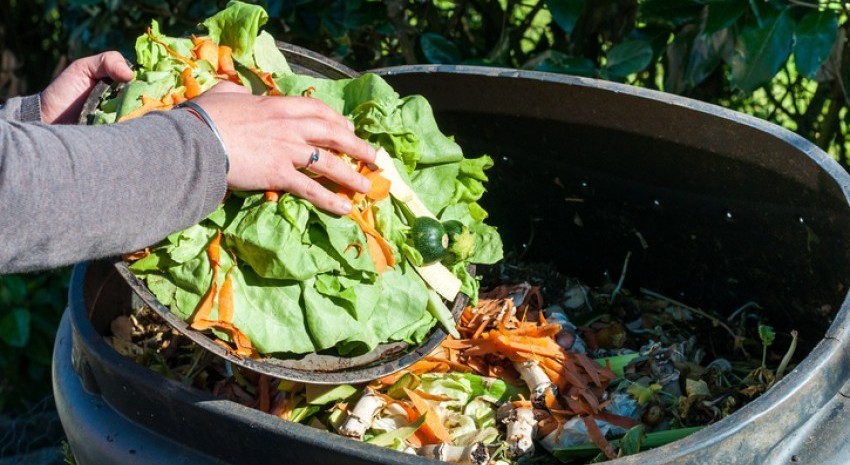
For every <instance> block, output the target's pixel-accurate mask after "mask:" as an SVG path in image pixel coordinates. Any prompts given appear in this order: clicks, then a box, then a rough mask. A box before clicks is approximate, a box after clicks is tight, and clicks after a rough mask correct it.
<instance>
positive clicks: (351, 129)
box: [348, 120, 354, 131]
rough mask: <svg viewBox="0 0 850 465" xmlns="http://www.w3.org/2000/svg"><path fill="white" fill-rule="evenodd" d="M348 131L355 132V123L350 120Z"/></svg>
mask: <svg viewBox="0 0 850 465" xmlns="http://www.w3.org/2000/svg"><path fill="white" fill-rule="evenodd" d="M348 129H349V130H350V131H353V130H354V123H353V122H352V121H351V120H348Z"/></svg>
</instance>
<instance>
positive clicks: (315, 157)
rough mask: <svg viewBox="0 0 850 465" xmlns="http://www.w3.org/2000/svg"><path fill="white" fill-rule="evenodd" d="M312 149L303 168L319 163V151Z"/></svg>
mask: <svg viewBox="0 0 850 465" xmlns="http://www.w3.org/2000/svg"><path fill="white" fill-rule="evenodd" d="M313 148H314V150H313V153H312V154H310V159H309V160H307V164H306V165H304V168H309V167H310V165H312V164H313V163H316V162H317V161H319V149H318V148H316V147H313Z"/></svg>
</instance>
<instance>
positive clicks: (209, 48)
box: [192, 35, 218, 71]
mask: <svg viewBox="0 0 850 465" xmlns="http://www.w3.org/2000/svg"><path fill="white" fill-rule="evenodd" d="M192 43H193V44H195V48H193V49H192V52H194V54H195V58H197V59H198V60H206V61H207V63H209V64H210V65H212V69H213V70H216V71H217V70H218V45H216V44H215V42H213V41H212V40H211V39H199V38H197V37H195V36H194V35H193V36H192Z"/></svg>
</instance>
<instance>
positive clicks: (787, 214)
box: [385, 73, 850, 347]
mask: <svg viewBox="0 0 850 465" xmlns="http://www.w3.org/2000/svg"><path fill="white" fill-rule="evenodd" d="M385 78H386V79H387V80H388V81H389V82H390V84H392V85H393V86H394V87H395V88H396V90H398V91H399V92H400V93H401V94H402V95H407V94H409V93H421V94H424V95H425V96H426V97H427V98H428V100H429V101H430V102H431V104H432V105H433V107H434V109H435V111H436V114H437V122H438V124H439V125H440V127H441V129H442V130H443V132H445V133H447V134H453V135H455V137H456V140H457V141H458V142H459V143H460V145H461V146H462V147H463V148H464V150H465V153H466V155H467V156H475V155H477V154H483V153H487V154H490V155H491V156H493V158H494V160H495V166H494V168H493V169H492V170H491V171H490V172H489V176H490V182H489V184H488V193H487V194H486V195H485V197H484V199H483V201H482V204H483V206H484V207H485V209H486V210H487V211H488V212H489V213H490V215H491V216H490V220H489V221H490V222H491V223H492V224H495V225H497V226H498V227H499V230H500V232H501V233H502V237H503V239H504V241H505V250H506V252H508V253H510V254H512V255H514V256H516V255H519V254H523V259H524V260H529V261H543V262H551V263H554V264H555V265H556V266H557V267H558V269H559V270H560V271H561V272H563V273H564V274H566V275H568V276H573V277H576V278H579V279H581V280H582V281H583V282H585V283H588V284H600V283H602V282H604V281H605V279H611V280H613V281H615V282H616V281H617V280H618V279H619V276H620V273H621V270H622V267H623V262H624V259H625V257H626V254H627V252H631V253H632V255H631V258H630V261H629V266H628V271H627V273H626V281H625V287H626V288H627V289H630V290H631V291H632V292H638V289H639V288H640V287H644V288H647V289H650V290H654V291H656V292H660V293H663V294H665V295H668V296H670V297H672V298H675V299H678V300H681V301H683V302H684V303H687V304H692V305H695V306H699V307H702V308H712V309H715V310H717V311H720V312H722V313H731V312H733V311H734V310H735V309H737V308H739V307H740V306H742V305H744V304H745V303H747V302H750V301H753V302H756V303H758V304H759V305H761V306H762V307H764V308H765V312H766V313H767V314H768V315H770V316H769V321H768V322H769V323H770V324H774V325H775V326H777V327H778V328H779V329H780V330H784V331H787V330H789V329H798V330H800V331H801V334H802V336H803V341H804V344H805V345H806V346H809V347H811V346H813V345H814V344H815V343H816V342H817V341H818V340H820V339H821V338H822V337H823V334H824V332H825V330H826V328H827V327H828V325H829V323H830V321H831V318H832V316H833V315H834V314H835V312H836V311H837V310H838V308H839V307H840V305H841V303H842V302H843V300H844V298H845V295H846V292H847V286H846V277H847V276H850V274H849V273H848V272H850V253H848V250H850V249H848V244H850V222H848V217H850V215H848V205H847V202H846V197H845V194H844V193H843V191H842V190H841V188H840V186H838V184H837V183H836V182H835V181H834V180H833V179H832V178H831V177H830V176H829V175H828V173H827V172H826V171H825V170H824V169H823V168H822V167H819V166H818V165H817V163H816V162H815V161H813V159H812V158H809V157H808V156H806V155H805V154H804V153H803V151H804V150H807V149H810V148H811V147H810V146H807V144H806V143H805V142H804V141H802V140H800V139H798V138H794V137H793V135H790V134H788V133H784V132H780V133H779V135H777V134H774V133H769V132H765V130H764V127H758V125H757V127H753V126H751V125H746V124H740V122H741V119H743V120H744V122H746V121H751V119H748V118H746V117H743V116H737V115H735V114H731V112H726V111H721V112H720V115H717V114H712V113H708V112H705V111H704V110H705V108H708V109H712V108H715V107H711V106H703V107H704V108H699V109H694V108H690V107H685V106H681V105H676V104H671V103H668V102H665V101H664V100H663V96H662V97H661V98H658V97H657V96H656V98H655V99H652V98H642V97H638V96H634V95H622V94H620V95H618V94H616V93H612V92H610V91H603V90H599V89H596V88H591V87H587V86H585V85H581V83H580V82H579V81H578V80H573V82H574V84H575V85H571V86H566V87H567V88H566V89H565V86H564V85H563V84H562V83H560V84H558V83H553V82H546V81H532V80H527V79H526V80H523V79H518V78H515V77H513V78H509V77H499V76H491V77H481V76H469V75H451V76H449V75H446V74H440V73H436V74H435V73H410V74H407V73H401V74H391V75H387V76H385ZM568 82H569V80H568ZM494 96H497V97H495V98H494ZM715 111H716V109H715ZM648 115H652V116H651V117H650V116H648ZM789 137H790V140H789V139H788V138H789Z"/></svg>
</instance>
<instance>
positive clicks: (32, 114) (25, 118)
mask: <svg viewBox="0 0 850 465" xmlns="http://www.w3.org/2000/svg"><path fill="white" fill-rule="evenodd" d="M21 121H22V122H24V123H40V122H41V95H40V94H36V95H29V96H26V97H24V98H22V99H21Z"/></svg>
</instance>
